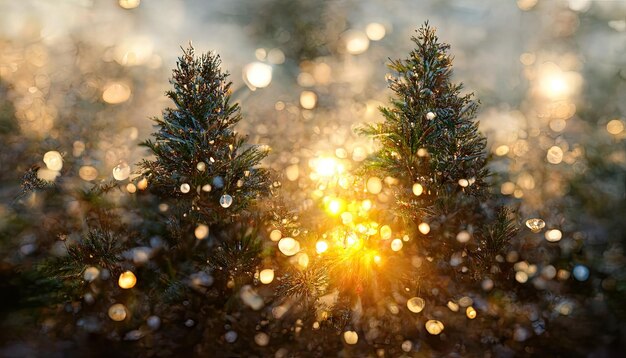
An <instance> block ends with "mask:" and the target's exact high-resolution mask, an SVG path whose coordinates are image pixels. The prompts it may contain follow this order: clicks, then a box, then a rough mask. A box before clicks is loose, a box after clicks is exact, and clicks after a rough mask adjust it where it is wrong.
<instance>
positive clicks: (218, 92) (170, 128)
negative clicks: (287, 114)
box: [142, 47, 269, 223]
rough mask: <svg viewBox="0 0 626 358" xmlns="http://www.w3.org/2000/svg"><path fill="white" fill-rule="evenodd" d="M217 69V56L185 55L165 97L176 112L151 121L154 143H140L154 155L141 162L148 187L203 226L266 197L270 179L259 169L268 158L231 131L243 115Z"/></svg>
mask: <svg viewBox="0 0 626 358" xmlns="http://www.w3.org/2000/svg"><path fill="white" fill-rule="evenodd" d="M220 65H221V60H220V57H219V56H218V55H217V54H214V53H207V54H202V55H200V56H196V55H195V52H194V49H193V47H190V48H188V49H184V50H183V55H182V56H181V57H179V59H178V62H177V66H176V69H174V71H173V75H172V79H171V80H170V83H171V84H172V86H173V89H172V90H170V91H168V92H167V96H168V97H169V98H170V99H171V100H172V101H173V102H174V107H173V108H167V109H165V110H164V111H163V118H162V119H160V118H155V119H154V120H155V122H156V124H157V128H158V130H157V132H156V133H154V134H153V135H154V140H147V141H146V142H144V143H143V144H144V145H145V146H146V147H148V148H149V149H150V151H151V152H152V154H154V156H155V159H154V160H145V161H144V162H143V163H142V167H143V169H144V172H143V174H144V176H145V177H146V178H147V180H148V182H149V187H150V188H151V189H152V190H153V192H155V193H156V194H157V195H159V196H161V197H163V198H176V199H177V200H176V204H177V205H178V206H179V207H180V206H182V209H183V211H184V212H185V213H191V214H192V216H193V217H195V218H196V219H198V220H199V221H201V222H205V223H214V222H219V221H228V220H227V219H228V218H229V217H231V216H232V215H235V214H237V213H238V212H240V211H241V210H243V209H245V208H246V207H247V206H248V205H249V203H250V201H251V200H253V199H254V198H255V197H256V196H257V195H259V194H262V193H265V192H267V190H268V180H269V179H268V174H267V172H266V171H265V170H264V169H260V168H258V167H257V166H258V164H259V163H260V161H261V160H262V159H263V158H264V157H265V156H266V154H267V153H265V152H262V151H261V150H259V148H258V147H257V146H252V145H247V144H246V143H245V140H246V138H245V137H242V136H240V135H238V134H237V133H236V132H235V130H234V126H235V125H236V124H237V123H238V122H239V121H240V120H241V112H240V109H239V106H238V104H236V103H231V85H232V82H230V81H228V73H224V72H222V71H221V69H220Z"/></svg>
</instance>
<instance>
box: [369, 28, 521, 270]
mask: <svg viewBox="0 0 626 358" xmlns="http://www.w3.org/2000/svg"><path fill="white" fill-rule="evenodd" d="M413 41H414V42H415V44H416V49H415V50H413V51H412V52H411V53H410V55H409V58H407V59H406V60H404V61H393V62H392V63H391V65H390V68H391V70H393V71H394V72H395V73H396V74H397V77H394V78H391V79H390V86H389V87H390V88H391V90H392V91H393V92H394V93H395V97H394V99H393V101H392V106H391V107H388V108H383V109H382V113H383V115H384V118H385V121H384V122H382V123H376V124H372V125H369V126H367V127H365V128H363V130H362V133H363V134H365V135H368V136H370V137H372V138H374V139H375V140H376V141H378V143H379V145H380V149H379V150H378V151H377V152H376V153H375V154H374V155H373V156H372V157H371V158H370V159H369V161H368V162H367V163H366V169H368V170H371V171H373V172H374V173H380V174H382V175H383V176H391V177H393V178H396V179H398V180H399V181H400V185H399V190H398V191H397V192H396V195H397V201H398V204H399V205H398V207H397V208H396V210H398V213H400V214H401V215H402V216H403V217H405V218H407V219H408V221H409V222H410V223H413V224H414V225H415V226H419V224H420V223H422V222H425V223H427V224H428V226H429V228H430V231H429V233H427V234H424V235H425V236H426V238H425V240H423V241H424V242H422V243H420V247H421V248H422V249H423V248H427V249H428V250H429V252H431V253H432V254H433V255H435V256H437V257H439V258H441V259H445V260H447V259H449V256H450V255H451V254H452V253H453V252H454V251H458V250H469V252H468V253H469V255H470V257H471V258H473V259H475V261H476V264H477V265H478V266H477V267H476V268H479V269H481V271H488V270H490V269H491V268H492V265H493V264H494V263H495V261H494V260H495V259H496V257H497V256H498V255H503V254H504V253H505V252H504V249H505V248H506V244H507V242H508V240H509V239H510V238H511V237H512V236H513V234H514V230H513V228H512V226H511V223H510V221H509V218H508V217H507V210H506V209H504V208H502V209H499V212H497V211H498V210H496V209H497V208H494V207H493V205H492V206H491V207H489V206H487V207H486V206H485V205H481V203H486V202H487V200H489V196H490V195H489V183H488V181H487V178H488V176H489V171H488V169H487V168H486V164H487V156H486V153H485V145H486V140H485V138H484V137H483V136H482V135H481V134H479V133H478V123H477V122H476V121H474V118H475V115H476V110H477V108H478V103H477V102H476V101H474V100H472V96H473V94H465V95H462V94H461V90H462V88H463V87H462V85H461V84H454V83H452V82H451V76H452V59H451V57H450V55H448V53H447V52H448V49H449V47H450V46H449V45H447V44H444V43H440V42H439V41H438V38H437V36H436V35H435V30H434V29H433V28H432V27H430V26H428V24H426V25H425V26H424V27H422V28H421V29H419V30H418V35H417V37H414V38H413ZM492 221H493V222H492ZM490 222H492V223H490ZM489 223H490V224H489ZM423 227H425V226H423ZM420 231H425V230H420ZM461 232H463V233H462V234H460V233H461ZM467 234H469V236H473V237H474V239H473V240H470V239H469V236H467ZM459 235H460V236H459ZM466 237H467V238H468V239H466ZM482 273H483V272H476V274H477V277H480V276H482Z"/></svg>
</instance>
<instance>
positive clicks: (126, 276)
mask: <svg viewBox="0 0 626 358" xmlns="http://www.w3.org/2000/svg"><path fill="white" fill-rule="evenodd" d="M117 283H118V284H119V285H120V287H121V288H123V289H129V288H133V287H135V284H136V283H137V277H135V274H134V273H132V271H126V272H123V273H122V274H121V275H120V279H119V280H118V282H117Z"/></svg>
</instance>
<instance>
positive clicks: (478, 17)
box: [0, 0, 626, 354]
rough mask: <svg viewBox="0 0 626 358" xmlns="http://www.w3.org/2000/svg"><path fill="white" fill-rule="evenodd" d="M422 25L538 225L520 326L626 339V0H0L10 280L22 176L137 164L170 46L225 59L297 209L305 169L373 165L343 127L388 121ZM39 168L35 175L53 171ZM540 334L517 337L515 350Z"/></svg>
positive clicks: (2, 219)
mask: <svg viewBox="0 0 626 358" xmlns="http://www.w3.org/2000/svg"><path fill="white" fill-rule="evenodd" d="M425 21H429V23H430V24H431V25H433V26H434V27H436V28H437V29H438V35H439V37H440V39H441V40H442V41H443V42H447V43H450V44H451V46H452V47H451V53H452V54H453V55H454V57H455V61H454V71H455V80H456V81H458V82H463V83H464V85H465V90H466V91H468V92H474V93H475V95H476V98H478V99H479V100H480V101H481V103H482V105H481V110H480V112H479V116H478V120H479V121H480V125H481V129H482V130H483V132H484V133H485V134H486V135H487V137H488V143H489V144H488V150H489V152H490V155H491V156H492V157H493V161H492V169H493V171H494V177H493V182H494V185H495V187H496V191H499V192H500V193H501V194H503V195H506V196H507V197H508V198H510V203H511V205H514V206H515V207H516V208H517V210H518V211H517V212H518V216H519V221H520V226H522V225H524V223H525V221H526V219H528V218H541V219H542V220H543V221H544V222H545V229H546V231H544V232H542V233H541V234H532V233H530V232H529V234H528V235H522V236H520V238H519V239H516V242H514V243H513V249H512V250H511V252H510V254H509V256H508V257H507V258H506V260H508V261H509V262H511V263H515V268H516V271H517V274H516V276H515V279H516V280H517V281H518V283H519V284H520V285H527V286H528V287H529V288H530V289H532V290H533V292H534V293H533V294H536V295H537V296H538V297H540V298H538V299H537V300H536V301H537V304H536V305H534V306H533V307H526V308H524V309H527V310H528V312H529V313H528V316H529V317H532V316H533V315H537V314H538V312H539V313H541V314H540V315H549V316H551V317H552V316H556V317H560V321H559V320H557V322H561V323H560V325H561V326H562V327H563V329H564V330H567V329H572V328H571V327H570V328H566V327H568V326H571V323H572V322H576V323H577V325H578V326H584V327H586V328H579V329H581V330H586V334H587V336H589V335H592V336H593V337H594V338H595V339H596V340H595V341H594V342H593V343H589V344H588V345H587V347H586V348H585V349H586V351H588V352H595V353H596V354H602V352H604V349H605V348H602V347H605V346H608V345H611V344H615V342H623V341H624V335H625V334H626V329H625V325H624V323H623V322H624V316H625V314H626V312H625V306H624V305H623V302H624V301H623V299H624V291H626V271H625V270H624V263H625V261H626V259H625V257H624V252H623V250H624V244H625V243H626V224H625V220H624V215H626V197H625V187H626V170H625V167H626V147H625V145H624V143H625V141H624V138H625V137H626V132H625V131H624V124H625V122H626V119H625V113H626V1H617V0H616V1H608V0H607V1H592V0H517V1H514V0H511V1H500V0H420V1H400V0H389V1H382V0H366V1H356V0H353V1H350V0H342V1H339V0H337V1H332V0H331V1H305V0H258V1H244V0H214V1H201V0H188V1H166V0H144V1H140V0H56V1H51V0H50V1H45V0H25V1H9V0H2V1H0V143H1V145H2V150H1V152H0V169H1V170H0V232H2V238H1V239H2V241H1V242H0V254H1V257H2V263H1V264H0V265H1V272H2V277H3V278H4V277H10V275H11V273H12V272H13V269H14V267H16V265H20V264H23V263H24V262H28V260H29V257H31V256H36V255H40V254H42V251H43V248H41V247H40V246H39V245H38V243H37V240H36V238H35V236H34V235H29V233H28V232H27V231H25V232H21V233H20V235H17V236H14V235H8V234H7V232H8V231H5V229H6V226H7V225H8V222H9V221H10V218H11V217H12V211H11V210H12V209H11V206H10V203H11V201H12V200H13V198H14V197H15V195H16V193H19V186H20V179H21V177H22V176H23V173H24V172H25V171H26V170H27V169H28V168H29V167H31V166H32V165H34V164H39V165H43V163H44V153H46V152H48V151H52V150H54V151H58V152H59V153H62V154H63V155H64V157H65V158H73V159H72V160H74V161H75V162H76V163H78V164H79V168H80V169H79V171H78V175H79V178H80V180H81V182H80V183H78V184H77V185H88V184H89V183H91V182H94V181H97V180H101V179H103V178H109V177H111V175H112V170H113V168H114V167H115V166H116V165H118V164H120V163H128V165H129V166H130V167H131V169H134V166H133V164H134V163H137V162H138V161H139V160H140V159H141V158H143V157H144V156H145V151H144V149H142V148H140V147H138V146H137V144H138V143H139V142H140V141H142V140H144V139H146V138H148V137H149V135H150V133H151V132H152V127H151V126H152V122H151V121H150V120H149V118H150V117H153V116H159V115H160V113H161V111H162V110H163V108H165V107H166V106H168V105H170V103H168V101H167V99H166V98H165V96H164V92H165V91H166V90H168V89H169V83H168V78H169V76H170V72H171V69H172V67H173V66H174V65H175V61H176V58H177V56H179V55H180V53H181V50H180V48H181V46H182V47H186V46H187V45H188V44H189V43H192V44H193V46H194V47H195V48H196V50H197V52H205V51H216V52H217V53H219V54H220V55H221V57H222V61H223V68H224V69H225V70H227V71H229V72H230V73H231V80H232V81H233V83H234V85H233V88H234V97H235V99H236V100H237V101H238V102H240V104H241V107H242V110H243V114H244V120H243V121H242V122H241V123H240V125H239V127H238V130H239V131H240V132H241V133H244V134H247V135H248V136H249V139H250V141H251V142H253V143H256V144H261V145H267V146H269V147H270V148H271V154H270V156H269V157H268V158H267V159H266V162H265V165H266V166H268V167H271V168H272V169H274V170H275V171H276V173H277V174H278V175H280V176H281V177H282V182H283V186H284V188H285V190H286V192H287V193H290V196H291V198H292V199H293V201H294V202H296V203H297V202H301V200H300V199H304V198H305V196H306V193H304V190H302V189H304V188H307V185H310V182H309V181H308V180H307V178H308V175H309V173H310V172H311V165H312V164H311V163H312V161H313V160H314V159H315V158H317V157H320V156H335V157H337V158H341V159H349V160H350V161H351V162H353V163H354V164H355V165H356V164H358V162H360V161H362V160H363V159H364V158H365V157H366V156H367V154H368V153H370V152H371V151H372V150H373V147H372V143H370V142H369V141H368V140H367V139H363V138H359V137H357V136H356V135H355V134H354V132H353V129H354V128H355V126H356V125H358V124H360V123H363V122H372V121H378V120H381V118H382V117H381V115H380V113H379V111H378V108H379V107H380V106H383V105H386V104H387V103H388V99H389V96H390V95H391V92H390V91H389V90H388V89H387V81H386V76H387V73H388V69H387V67H386V64H387V63H388V61H389V59H399V58H405V57H406V56H407V54H408V52H409V51H410V50H411V49H412V48H413V43H412V41H411V40H410V38H411V36H412V35H413V34H414V31H415V29H416V28H417V27H419V26H420V25H422V24H423V23H424V22H425ZM46 164H47V163H46ZM49 168H50V166H49V165H48V169H44V170H40V171H39V173H38V175H39V176H40V177H41V178H47V179H50V178H54V177H55V176H56V175H58V173H57V172H55V171H54V170H49ZM120 200H121V199H120ZM50 220H55V218H50ZM56 220H58V218H57V219H56ZM41 225H46V222H42V223H41ZM45 250H46V252H48V251H53V250H54V247H47V248H45ZM12 304H13V302H5V303H4V304H3V307H2V320H3V321H8V320H10V319H11V317H12V316H11V314H12V313H11V307H12ZM529 319H530V320H531V321H533V322H537V321H538V320H536V319H535V320H533V319H532V318H529ZM544 325H545V324H544ZM3 326H4V324H3ZM4 327H5V328H6V326H4ZM524 327H526V328H524ZM5 328H3V330H5ZM544 328H545V327H543V326H542V325H541V324H537V325H534V324H533V325H532V326H530V325H526V326H524V325H523V324H520V325H519V326H516V327H515V328H513V329H514V330H515V332H514V337H516V338H515V339H516V340H518V339H519V341H520V342H523V341H524V340H525V339H526V338H527V337H528V336H529V335H531V331H532V332H534V333H535V334H542V333H543V331H542V330H543V329H544ZM592 332H595V333H592ZM572 337H580V336H576V335H573V336H572ZM560 339H566V338H560ZM2 343H6V341H5V340H4V339H3V342H2ZM563 344H581V343H580V342H576V341H575V338H572V340H571V341H567V339H566V341H565V342H564V343H563ZM622 344H623V343H622ZM596 347H600V348H596Z"/></svg>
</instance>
